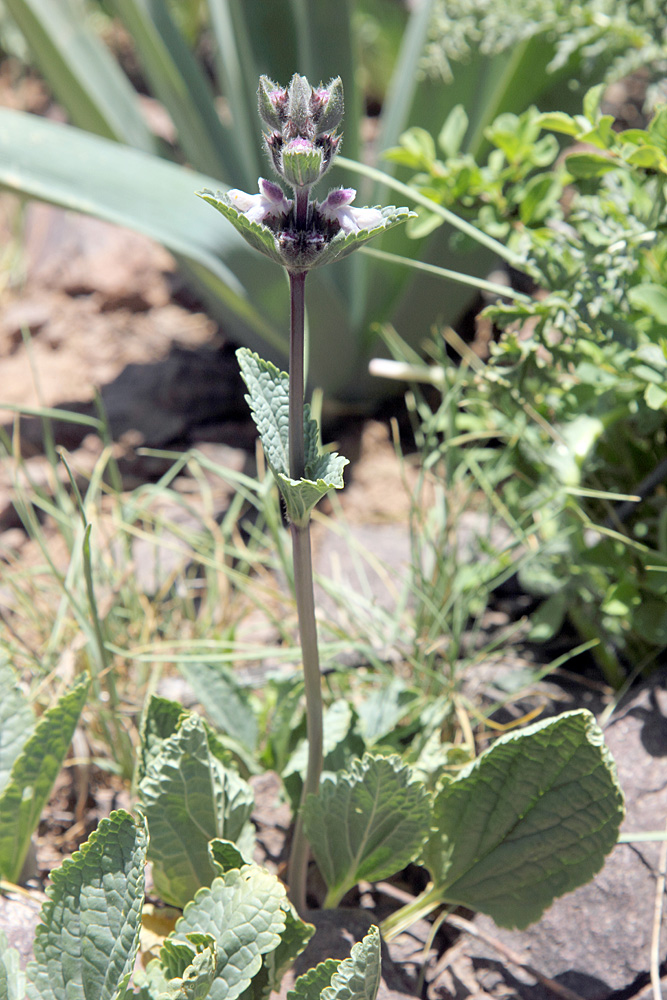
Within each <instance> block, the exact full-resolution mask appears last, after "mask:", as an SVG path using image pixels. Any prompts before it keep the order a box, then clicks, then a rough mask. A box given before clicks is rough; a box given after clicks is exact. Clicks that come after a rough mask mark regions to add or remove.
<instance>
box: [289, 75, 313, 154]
mask: <svg viewBox="0 0 667 1000" xmlns="http://www.w3.org/2000/svg"><path fill="white" fill-rule="evenodd" d="M312 92H313V90H312V87H311V86H310V84H309V83H308V80H307V79H306V78H305V76H299V74H298V73H295V74H294V76H293V77H292V79H291V81H290V85H289V90H288V92H287V126H286V132H287V134H286V135H285V138H286V139H288V138H289V139H294V138H296V137H297V136H302V137H303V138H306V139H310V138H312V137H313V135H314V132H315V128H314V124H313V119H312V114H311V110H310V97H311V94H312Z"/></svg>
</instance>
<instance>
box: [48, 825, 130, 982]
mask: <svg viewBox="0 0 667 1000" xmlns="http://www.w3.org/2000/svg"><path fill="white" fill-rule="evenodd" d="M145 860H146V831H145V828H144V827H143V825H137V824H136V823H135V821H134V819H133V818H132V816H130V814H129V813H126V812H123V811H118V812H113V813H112V814H111V816H110V817H109V818H108V819H103V820H102V821H101V822H100V825H99V826H98V828H97V830H96V831H95V832H94V833H93V834H91V836H90V837H89V839H88V841H87V842H86V843H85V844H84V845H83V847H82V848H81V850H80V851H77V852H76V853H75V854H74V855H73V857H72V858H71V860H67V861H64V862H63V864H62V866H61V867H60V868H57V869H56V870H55V871H54V872H52V873H51V878H52V884H51V887H50V888H49V889H48V890H47V894H48V897H49V898H48V900H47V902H46V903H45V904H44V906H43V907H42V913H41V921H42V922H41V924H40V925H39V927H38V928H37V933H36V935H35V944H34V953H35V961H34V962H31V963H30V964H29V965H28V980H29V984H28V997H29V998H30V1000H79V998H80V1000H114V998H115V997H116V996H117V995H118V994H120V995H122V993H123V991H124V989H125V987H126V986H127V983H128V981H129V978H130V975H131V972H132V969H133V967H134V960H135V957H136V954H137V949H138V947H139V931H140V929H141V909H142V906H143V902H144V864H145Z"/></svg>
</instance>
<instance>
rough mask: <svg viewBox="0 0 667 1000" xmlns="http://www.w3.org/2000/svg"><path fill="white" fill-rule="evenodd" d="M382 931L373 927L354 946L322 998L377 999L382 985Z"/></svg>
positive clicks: (333, 999)
mask: <svg viewBox="0 0 667 1000" xmlns="http://www.w3.org/2000/svg"><path fill="white" fill-rule="evenodd" d="M380 973H381V955H380V932H379V930H378V929H377V927H371V929H370V930H369V932H368V934H367V935H366V937H365V938H364V939H363V940H362V941H359V942H358V943H357V944H355V945H354V946H353V947H352V951H351V953H350V957H349V958H346V959H344V960H343V961H342V962H341V963H340V965H339V966H338V969H337V970H336V972H334V974H333V976H332V977H331V985H330V986H328V987H327V988H326V989H324V990H322V993H321V994H320V997H321V1000H375V998H376V996H377V992H378V989H379V986H380Z"/></svg>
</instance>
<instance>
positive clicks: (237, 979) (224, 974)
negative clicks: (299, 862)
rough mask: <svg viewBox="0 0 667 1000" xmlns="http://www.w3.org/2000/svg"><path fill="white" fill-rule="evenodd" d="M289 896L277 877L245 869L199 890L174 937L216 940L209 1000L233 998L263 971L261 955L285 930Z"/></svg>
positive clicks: (177, 938) (274, 946) (262, 870)
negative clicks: (202, 935) (201, 935)
mask: <svg viewBox="0 0 667 1000" xmlns="http://www.w3.org/2000/svg"><path fill="white" fill-rule="evenodd" d="M285 898H286V897H285V889H284V887H283V885H282V884H281V883H280V882H279V881H278V879H277V878H276V877H275V875H271V874H270V873H269V872H267V871H265V870H264V869H262V868H259V867H258V866H257V865H246V866H244V867H243V868H242V869H241V870H240V871H239V870H238V869H234V870H232V871H228V872H225V874H224V875H222V876H220V877H219V878H216V879H214V880H213V882H212V883H211V887H210V889H206V888H205V889H200V890H199V892H198V893H197V895H196V897H195V899H194V900H193V901H192V902H190V903H188V905H187V906H186V907H185V910H184V912H183V916H182V917H181V919H180V920H179V921H178V923H177V924H176V928H175V930H174V933H173V939H174V940H179V939H182V938H184V937H185V935H187V934H188V933H189V932H192V931H196V932H198V933H205V934H210V935H211V936H212V937H213V938H214V940H215V942H216V948H217V966H216V973H215V979H214V981H213V983H212V984H211V988H210V991H209V996H210V998H211V1000H235V998H236V997H238V996H240V995H241V993H243V991H244V990H245V989H246V988H247V987H248V986H249V984H250V982H251V980H252V979H253V977H254V976H255V975H256V974H257V973H258V972H259V970H260V968H261V965H262V955H264V954H266V953H267V952H269V951H272V950H273V949H275V948H277V947H278V945H279V943H280V937H281V934H282V933H283V932H284V930H285V919H286V916H285V911H284V909H283V904H284V902H285Z"/></svg>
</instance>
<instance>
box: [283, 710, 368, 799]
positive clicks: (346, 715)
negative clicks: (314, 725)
mask: <svg viewBox="0 0 667 1000" xmlns="http://www.w3.org/2000/svg"><path fill="white" fill-rule="evenodd" d="M352 718H353V713H352V708H351V707H350V705H349V703H348V702H347V701H345V700H344V699H343V698H339V699H338V700H337V701H334V702H332V704H331V705H328V706H327V707H326V708H325V710H324V714H323V719H322V725H323V728H324V738H323V741H322V753H323V755H324V759H325V761H326V758H327V757H328V756H329V754H331V753H333V752H334V751H335V750H336V748H337V747H338V746H339V745H340V744H341V743H343V741H344V740H345V738H346V737H347V735H348V733H349V732H350V726H351V725H352ZM307 766H308V743H307V741H306V740H305V739H304V740H301V742H300V743H299V745H298V746H297V748H296V750H295V751H294V753H293V754H292V756H291V757H290V759H289V761H288V762H287V765H286V767H285V769H284V771H283V780H284V779H285V778H288V777H289V776H290V775H291V774H300V775H301V776H302V777H303V776H305V773H306V768H307Z"/></svg>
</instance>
